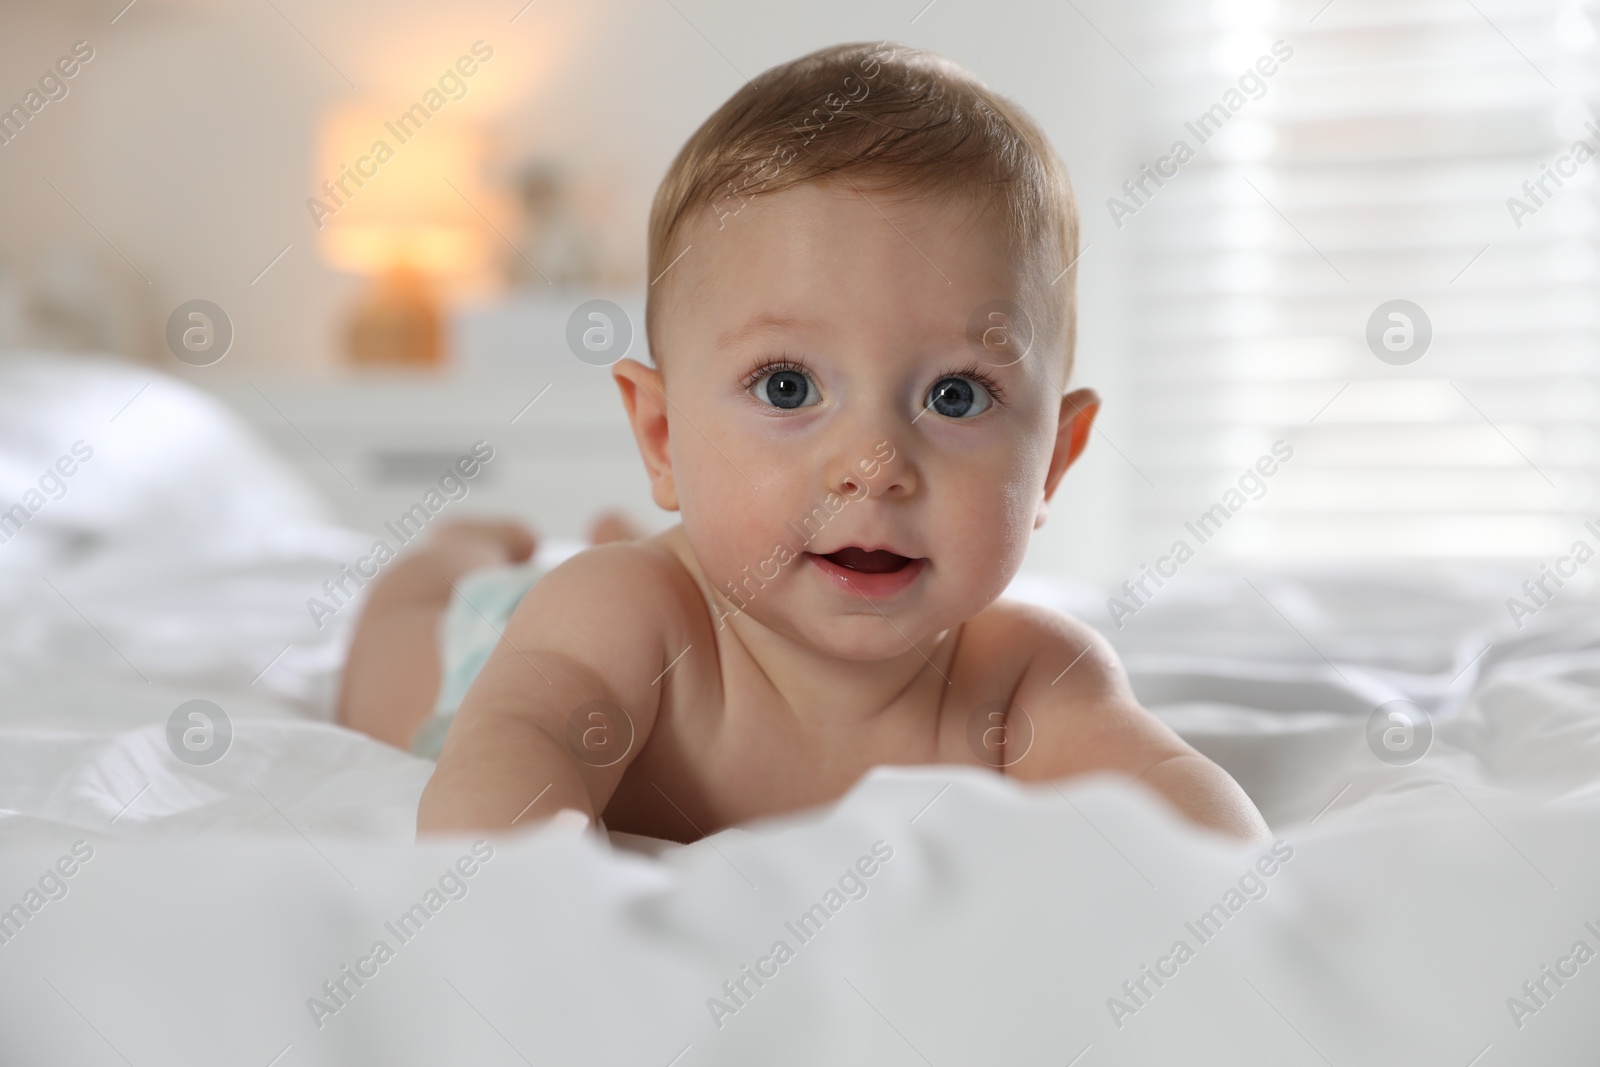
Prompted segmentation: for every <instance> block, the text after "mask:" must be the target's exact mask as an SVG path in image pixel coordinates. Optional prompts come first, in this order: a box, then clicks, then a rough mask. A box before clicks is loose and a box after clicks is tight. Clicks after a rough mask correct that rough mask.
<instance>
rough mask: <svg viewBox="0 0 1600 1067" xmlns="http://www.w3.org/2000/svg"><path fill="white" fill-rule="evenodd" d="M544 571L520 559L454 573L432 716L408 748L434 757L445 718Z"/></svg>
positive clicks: (442, 625)
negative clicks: (507, 564)
mask: <svg viewBox="0 0 1600 1067" xmlns="http://www.w3.org/2000/svg"><path fill="white" fill-rule="evenodd" d="M544 574H545V571H544V569H543V568H540V567H535V566H534V565H532V564H531V563H522V564H517V565H515V566H510V567H490V568H488V569H485V570H481V571H472V572H471V573H469V574H467V575H466V576H465V577H463V578H460V579H457V581H456V589H455V592H454V593H452V594H451V595H450V606H449V608H447V609H446V610H445V613H444V618H443V620H441V621H440V623H439V659H440V675H441V677H440V683H439V697H438V699H437V700H436V701H435V702H434V705H433V714H432V716H430V717H429V718H428V720H427V721H426V722H424V723H423V724H422V725H421V726H420V727H418V729H417V733H416V736H415V737H413V738H412V740H411V751H412V752H413V753H415V754H416V755H418V756H424V757H426V758H428V759H435V760H436V759H438V758H439V750H440V749H442V748H443V747H444V736H445V734H447V733H449V732H450V722H451V720H452V719H454V718H455V715H456V709H457V708H459V707H460V706H461V700H462V698H463V697H465V696H466V695H467V690H468V689H469V688H470V687H471V686H472V680H473V679H474V678H476V677H477V676H478V672H479V671H480V670H482V669H483V665H484V663H485V662H487V661H488V659H489V653H491V652H493V651H494V646H495V645H496V644H497V643H498V642H499V640H500V634H501V633H502V632H504V630H505V628H506V623H507V622H508V621H510V619H511V615H512V613H513V612H515V611H516V610H517V605H518V604H520V603H521V602H522V598H523V596H524V595H525V594H526V593H527V592H528V590H529V589H531V588H533V583H534V582H536V581H538V580H539V579H540V578H541V577H543V576H544Z"/></svg>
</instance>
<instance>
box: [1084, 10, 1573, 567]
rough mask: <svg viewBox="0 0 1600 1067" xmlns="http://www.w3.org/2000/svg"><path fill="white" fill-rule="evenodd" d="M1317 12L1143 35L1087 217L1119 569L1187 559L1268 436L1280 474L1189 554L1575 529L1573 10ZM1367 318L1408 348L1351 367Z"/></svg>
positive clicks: (1175, 17)
mask: <svg viewBox="0 0 1600 1067" xmlns="http://www.w3.org/2000/svg"><path fill="white" fill-rule="evenodd" d="M1320 2H1321V0H1316V2H1307V3H1300V2H1296V3H1272V2H1229V3H1216V4H1212V5H1210V6H1209V7H1207V6H1204V5H1200V4H1196V3H1194V2H1193V0H1172V2H1170V3H1167V4H1166V6H1165V8H1164V10H1163V13H1162V14H1161V16H1160V17H1157V18H1152V19H1150V20H1149V21H1148V22H1147V23H1146V25H1147V26H1148V27H1149V29H1148V31H1147V32H1148V33H1150V34H1159V36H1151V37H1148V38H1147V39H1146V40H1145V41H1144V42H1143V46H1144V48H1145V52H1144V56H1145V58H1144V59H1142V60H1141V66H1143V67H1144V69H1145V70H1147V71H1148V72H1149V74H1150V75H1151V80H1152V81H1153V82H1154V83H1155V84H1156V85H1157V86H1158V87H1159V90H1158V92H1156V93H1155V94H1153V98H1154V103H1153V105H1152V107H1151V108H1150V110H1149V114H1148V116H1147V118H1146V120H1145V122H1144V127H1143V133H1142V137H1141V141H1140V143H1141V145H1142V147H1143V149H1144V154H1143V156H1142V158H1141V159H1140V160H1139V161H1138V162H1137V163H1136V164H1135V167H1136V168H1137V172H1136V173H1135V174H1132V175H1130V179H1133V180H1130V186H1131V191H1125V192H1119V194H1118V195H1119V199H1121V200H1122V201H1123V203H1124V204H1125V206H1126V207H1127V208H1129V209H1130V211H1129V213H1123V212H1122V210H1121V209H1120V208H1115V207H1114V206H1113V205H1108V207H1111V209H1112V210H1114V211H1116V212H1117V213H1118V214H1121V215H1122V217H1121V219H1120V221H1121V223H1122V226H1121V229H1122V230H1123V231H1124V232H1126V231H1135V232H1134V233H1132V234H1131V236H1132V237H1133V239H1134V241H1135V243H1136V247H1137V249H1138V251H1137V261H1138V263H1139V267H1140V269H1139V270H1138V271H1137V274H1136V277H1137V279H1138V281H1137V283H1136V284H1137V286H1138V289H1137V292H1136V293H1135V307H1136V308H1137V309H1138V312H1139V314H1138V316H1137V319H1138V322H1139V324H1140V325H1139V333H1138V336H1137V339H1136V344H1137V359H1136V360H1135V365H1136V368H1137V370H1136V371H1135V377H1134V385H1135V388H1136V389H1137V395H1138V396H1139V398H1140V403H1139V408H1140V411H1139V415H1138V421H1137V430H1138V440H1137V442H1129V444H1133V445H1135V447H1134V448H1131V449H1129V450H1128V451H1129V457H1130V459H1131V460H1132V461H1133V463H1134V465H1135V466H1136V467H1137V468H1138V470H1139V472H1140V478H1142V479H1143V481H1139V480H1138V479H1136V484H1137V485H1138V486H1139V489H1140V491H1141V492H1140V498H1141V500H1142V503H1141V504H1140V505H1139V514H1138V517H1137V518H1138V523H1139V527H1140V529H1141V530H1142V531H1143V535H1142V536H1141V538H1140V542H1141V547H1142V548H1143V549H1145V550H1146V551H1149V550H1152V549H1161V550H1165V547H1166V546H1167V545H1168V544H1170V543H1171V541H1172V540H1174V539H1177V538H1185V539H1187V540H1189V541H1190V543H1191V544H1194V539H1193V538H1192V537H1188V536H1187V534H1186V533H1185V531H1186V527H1185V523H1186V522H1188V523H1192V522H1193V521H1194V520H1195V519H1196V517H1197V516H1199V515H1200V514H1202V513H1204V512H1206V511H1207V509H1209V508H1211V507H1212V505H1214V504H1217V503H1219V502H1221V501H1223V497H1224V495H1225V490H1227V489H1228V488H1229V487H1237V486H1238V485H1239V481H1240V479H1241V475H1242V472H1244V471H1245V470H1246V468H1247V467H1250V466H1252V465H1253V464H1254V463H1255V462H1256V460H1257V458H1258V457H1259V456H1262V455H1264V454H1268V453H1269V452H1270V449H1271V447H1272V444H1273V442H1274V441H1277V440H1280V439H1281V440H1283V441H1285V442H1287V444H1288V445H1289V446H1290V447H1292V449H1293V458H1292V460H1290V461H1289V462H1287V463H1285V464H1283V465H1282V466H1281V468H1280V469H1278V470H1277V472H1276V473H1275V474H1274V475H1273V476H1272V477H1270V478H1264V479H1261V481H1263V483H1264V484H1265V486H1266V488H1265V490H1264V492H1263V494H1262V495H1261V496H1260V498H1259V499H1253V498H1251V494H1250V493H1242V494H1240V495H1242V496H1244V497H1245V498H1246V499H1245V501H1244V503H1243V505H1242V506H1240V507H1239V508H1237V510H1233V509H1231V508H1230V510H1229V515H1230V517H1229V518H1228V519H1227V522H1226V529H1225V530H1223V531H1221V532H1220V533H1218V534H1216V541H1215V546H1214V548H1213V547H1212V546H1209V545H1208V546H1207V547H1206V548H1205V549H1204V551H1205V552H1207V553H1210V552H1212V551H1216V552H1217V553H1218V554H1219V556H1249V557H1251V558H1255V559H1278V560H1286V559H1294V558H1319V559H1329V558H1335V559H1337V558H1347V559H1348V558H1358V557H1365V558H1374V557H1390V558H1393V557H1408V558H1422V557H1458V558H1484V557H1502V558H1505V557H1542V556H1546V555H1551V554H1556V553H1558V552H1560V551H1564V550H1565V549H1566V547H1567V546H1569V545H1571V544H1572V542H1573V541H1574V540H1575V539H1576V538H1577V537H1579V536H1583V535H1584V533H1583V529H1582V527H1583V523H1584V522H1585V521H1587V520H1588V519H1591V518H1593V519H1595V520H1597V525H1600V494H1597V493H1596V478H1597V474H1600V469H1597V468H1600V435H1597V427H1596V420H1597V415H1600V411H1597V403H1596V397H1597V386H1600V290H1597V288H1596V284H1597V273H1596V195H1595V190H1596V189H1597V187H1600V185H1597V181H1596V178H1597V175H1600V158H1589V156H1588V155H1585V152H1586V151H1587V152H1588V153H1589V155H1592V154H1593V153H1594V152H1600V121H1597V120H1600V108H1597V107H1596V106H1595V96H1596V93H1595V83H1596V80H1597V75H1600V64H1597V62H1596V60H1597V50H1596V47H1595V31H1594V28H1593V21H1594V17H1595V12H1594V10H1593V5H1592V4H1590V3H1584V2H1570V0H1569V2H1561V0H1437V2H1432V0H1406V2H1400V3H1394V2H1376V0H1333V2H1332V3H1329V4H1327V5H1326V6H1325V7H1323V8H1322V10H1320V11H1318V10H1317V7H1318V4H1319V3H1320ZM1276 41H1282V42H1284V44H1283V45H1281V46H1278V53H1279V54H1278V55H1277V56H1274V51H1273V50H1274V42H1276ZM1286 48H1287V49H1292V55H1290V56H1288V57H1287V58H1285V57H1284V56H1283V55H1282V53H1283V52H1284V50H1285V49H1286ZM1263 56H1265V57H1272V58H1271V59H1270V61H1267V62H1260V57H1263ZM1258 64H1259V65H1258ZM1268 70H1271V71H1272V73H1271V74H1270V75H1268V74H1266V73H1264V72H1266V71H1268ZM1257 83H1260V85H1262V86H1264V89H1262V90H1260V91H1259V92H1258V86H1257ZM1230 90H1233V91H1234V92H1233V95H1232V96H1230V95H1229V91H1230ZM1239 101H1242V103H1239ZM1235 103H1237V104H1238V106H1237V107H1231V106H1230V105H1231V104H1235ZM1180 141H1181V142H1186V143H1187V145H1188V147H1189V148H1190V149H1192V150H1193V158H1192V159H1186V160H1182V161H1180V160H1177V159H1176V158H1174V150H1175V149H1176V146H1177V143H1178V142H1180ZM1580 144H1581V145H1583V146H1585V147H1584V148H1578V147H1577V146H1578V145H1580ZM1177 154H1178V155H1181V154H1182V153H1181V152H1179V153H1177ZM1163 160H1165V162H1163ZM1139 164H1145V165H1148V166H1150V167H1151V168H1152V169H1154V170H1155V171H1158V172H1165V173H1166V174H1168V176H1167V177H1164V178H1161V184H1157V183H1156V182H1155V181H1154V180H1153V179H1150V178H1148V177H1147V176H1146V175H1145V173H1144V171H1143V169H1142V168H1139V166H1138V165H1139ZM1552 170H1555V171H1558V172H1559V174H1558V175H1557V176H1555V177H1552V176H1551V173H1550V172H1551V171H1552ZM1160 176H1161V175H1160V173H1157V174H1156V177H1160ZM1141 177H1143V178H1146V180H1144V181H1143V182H1142V183H1140V182H1138V181H1137V180H1136V179H1138V178H1141ZM1089 209H1091V210H1092V209H1093V206H1090V208H1089ZM1393 300H1407V301H1411V302H1413V303H1414V304H1415V305H1417V306H1418V307H1420V308H1421V309H1422V310H1423V312H1424V313H1425V315H1426V319H1427V321H1428V323H1430V324H1431V341H1430V342H1429V343H1428V344H1427V347H1426V349H1425V351H1422V348H1421V343H1422V340H1423V338H1424V337H1425V336H1426V334H1427V332H1428V330H1427V329H1426V328H1425V325H1424V323H1423V322H1422V321H1420V320H1418V321H1410V320H1414V319H1416V318H1417V317H1416V316H1412V315H1405V317H1403V318H1400V319H1395V318H1391V317H1389V316H1388V315H1387V314H1385V315H1382V316H1380V322H1379V323H1378V326H1379V327H1380V329H1379V330H1378V340H1377V345H1376V346H1375V348H1374V347H1369V344H1368V340H1367V334H1368V320H1369V317H1371V316H1372V315H1373V313H1374V312H1375V311H1376V310H1377V309H1379V306H1380V305H1383V304H1386V303H1387V302H1389V301H1393ZM1401 311H1402V314H1404V309H1401ZM1408 322H1409V327H1408ZM1408 328H1409V329H1410V331H1411V335H1410V337H1411V340H1410V344H1411V347H1410V348H1409V349H1407V348H1406V347H1405V346H1406V341H1407V330H1408ZM1385 331H1389V339H1388V344H1389V345H1392V346H1394V348H1393V349H1391V348H1387V347H1385V342H1384V340H1383V333H1384V332H1385ZM1377 350H1382V351H1383V352H1386V353H1388V355H1389V358H1390V359H1391V360H1392V362H1386V361H1385V360H1384V359H1380V358H1379V356H1378V355H1376V354H1375V351H1377ZM1418 351H1422V354H1421V356H1420V358H1415V360H1414V362H1406V360H1407V359H1408V358H1409V357H1411V356H1414V354H1415V353H1416V352H1418ZM1119 443H1120V442H1119ZM1146 483H1148V484H1146ZM1249 489H1250V490H1252V491H1253V489H1254V484H1253V482H1252V483H1250V484H1249ZM1590 540H1591V543H1597V542H1600V539H1597V538H1595V537H1593V536H1592V535H1591V536H1590Z"/></svg>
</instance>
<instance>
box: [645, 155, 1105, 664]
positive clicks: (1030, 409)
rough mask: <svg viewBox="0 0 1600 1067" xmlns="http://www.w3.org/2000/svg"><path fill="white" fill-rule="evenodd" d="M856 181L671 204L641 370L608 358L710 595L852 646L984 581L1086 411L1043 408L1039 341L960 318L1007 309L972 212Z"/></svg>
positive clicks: (1010, 556)
mask: <svg viewBox="0 0 1600 1067" xmlns="http://www.w3.org/2000/svg"><path fill="white" fill-rule="evenodd" d="M858 184H859V183H858ZM863 188H864V190H865V187H863ZM865 194H866V196H865V198H863V196H862V194H861V193H858V192H857V191H855V190H854V189H852V188H851V187H850V186H848V185H845V184H842V183H827V184H808V185H803V186H798V187H795V188H792V189H788V190H785V191H783V192H780V193H774V194H767V195H763V196H760V197H758V198H755V199H753V200H751V201H750V202H749V203H748V204H747V205H746V206H745V207H744V208H743V210H742V211H740V212H739V214H737V215H734V216H732V217H729V218H727V219H726V220H725V226H724V227H723V228H721V229H719V228H718V225H717V219H716V217H715V216H713V215H711V214H710V213H707V214H706V215H705V216H703V217H700V218H697V219H695V220H694V221H693V222H692V223H691V224H690V225H689V226H687V227H686V228H685V230H684V231H683V234H682V237H681V239H680V241H681V244H691V245H692V247H691V248H690V250H689V251H688V253H687V254H685V255H684V256H683V257H682V259H680V260H679V261H678V262H677V263H676V264H675V265H674V266H673V267H671V268H670V271H669V273H668V274H667V275H664V276H663V278H662V279H661V281H659V282H657V283H656V284H668V283H670V285H671V287H672V288H671V289H670V290H669V292H668V293H667V294H665V303H664V306H663V309H662V310H663V315H662V318H661V320H660V323H659V327H660V328H659V330H658V342H659V344H660V348H661V351H660V352H659V353H658V361H659V363H660V364H661V367H662V372H661V374H660V375H659V376H658V375H657V374H656V373H655V372H654V371H651V370H650V369H649V368H646V367H644V366H642V365H640V364H637V363H633V362H632V361H625V362H624V363H622V364H619V365H618V367H617V376H618V379H619V381H620V382H621V383H622V385H623V391H624V395H625V397H627V396H629V395H630V393H631V394H632V396H631V404H630V406H631V407H632V409H633V412H634V423H635V430H636V433H637V435H638V437H639V440H640V445H641V448H642V450H643V451H644V453H645V460H646V465H647V466H648V467H649V468H650V470H651V477H652V483H653V489H654V493H655V497H656V501H657V503H658V504H661V505H662V506H664V507H668V508H673V507H676V508H678V509H680V510H681V512H682V515H683V528H684V532H685V535H686V536H687V538H688V540H689V543H690V545H691V547H692V548H693V551H694V553H695V556H696V558H697V560H698V562H699V564H700V566H701V567H702V569H703V570H704V572H705V574H706V576H707V577H708V578H709V579H710V580H711V582H712V583H713V584H714V585H715V586H716V588H717V589H718V590H719V591H721V592H722V593H723V594H724V595H725V596H726V597H727V599H726V600H723V601H722V602H721V604H720V610H721V611H722V612H742V613H743V614H744V615H745V616H747V617H748V618H749V619H751V620H754V621H755V622H758V623H760V624H761V625H763V626H765V627H767V628H769V629H771V630H773V631H776V632H778V633H780V634H782V635H784V636H786V637H788V638H790V639H792V640H797V641H800V642H803V643H805V644H807V645H810V646H812V647H815V648H817V649H819V650H821V651H825V652H827V653H829V654H832V655H835V656H839V657H843V658H847V659H855V660H867V659H880V658H885V657H888V656H893V655H897V654H901V653H904V652H905V651H906V646H907V642H908V641H915V642H921V641H922V640H923V639H925V638H927V637H930V636H933V635H936V634H938V633H939V632H941V631H943V630H945V629H948V628H949V627H952V626H954V625H956V624H958V623H960V622H962V621H964V620H966V619H969V618H971V617H972V616H973V615H975V614H977V613H978V612H979V611H981V610H983V608H985V607H986V606H988V605H989V604H990V603H992V602H993V601H994V599H995V598H996V597H997V596H999V595H1000V593H1001V591H1002V590H1004V588H1005V587H1006V585H1007V583H1008V582H1009V581H1010V580H1011V578H1012V576H1013V575H1015V573H1016V571H1017V568H1018V567H1019V566H1020V564H1021V562H1022V557H1023V553H1024V550H1025V549H1026V548H1027V544H1028V537H1029V534H1030V532H1031V531H1032V529H1033V528H1034V527H1035V525H1037V523H1039V522H1042V521H1043V517H1044V503H1045V500H1046V498H1047V496H1048V495H1049V492H1048V490H1053V489H1054V485H1055V482H1056V480H1057V479H1059V477H1060V475H1061V473H1062V471H1064V470H1065V468H1066V466H1067V464H1069V463H1070V462H1071V461H1072V459H1073V458H1075V457H1076V454H1077V452H1078V450H1080V449H1081V448H1082V445H1083V442H1084V440H1085V439H1086V437H1087V433H1088V427H1089V420H1090V419H1092V417H1093V409H1094V402H1093V394H1092V393H1088V392H1087V391H1084V393H1083V394H1081V395H1080V394H1073V395H1072V396H1071V397H1068V398H1067V399H1066V401H1065V402H1064V401H1063V397H1062V395H1061V390H1062V377H1063V366H1062V362H1063V360H1062V355H1061V342H1060V340H1059V338H1052V337H1046V336H1043V335H1042V334H1041V335H1040V336H1038V337H1036V338H1034V339H1033V342H1032V346H1031V349H1029V350H1028V352H1027V354H1026V355H1023V354H1022V353H1021V351H1020V350H1019V349H1018V348H1017V340H1018V338H1017V337H1010V338H1008V337H1007V336H1006V334H1005V332H1004V331H1005V330H1006V328H1007V325H1008V323H1007V321H1006V320H1005V319H1004V318H996V319H988V320H984V321H981V322H979V324H978V332H977V333H976V334H974V333H973V331H972V324H973V321H974V315H975V313H977V312H978V311H979V309H980V308H983V307H984V306H985V305H991V304H993V303H994V302H996V301H1010V302H1011V303H1012V304H1013V305H1022V306H1023V307H1028V298H1027V297H1026V295H1025V293H1024V282H1025V280H1026V279H1025V277H1024V275H1023V273H1022V265H1021V264H1019V263H1016V262H1014V260H1013V259H1012V258H1011V257H1009V256H1008V255H1007V254H1006V250H1005V247H1004V239H1003V236H1002V235H1001V234H1000V233H997V232H995V231H996V228H995V227H994V226H993V225H991V224H989V223H987V222H984V221H982V220H979V221H976V222H975V221H974V220H975V215H976V212H975V210H974V209H973V208H972V207H970V206H968V205H966V204H962V203H956V202H952V201H945V200H929V199H925V198H923V199H916V200H909V201H899V200H896V199H894V198H892V197H891V196H889V195H888V194H886V193H881V192H874V191H871V190H865ZM880 211H881V213H880ZM886 216H887V217H886ZM1028 310H1029V311H1030V312H1031V313H1032V321H1034V322H1039V321H1042V317H1041V315H1040V313H1039V309H1037V308H1036V307H1028ZM985 326H988V327H990V329H989V333H988V335H987V338H985V336H984V335H983V333H982V330H983V329H984V327H985ZM1024 332H1025V330H1019V331H1018V335H1019V336H1020V335H1021V334H1022V333H1024ZM986 340H987V342H988V345H987V347H985V341H986ZM1019 356H1020V357H1021V358H1018V357H1019ZM630 383H631V384H630ZM660 390H664V392H665V403H663V402H662V398H661V394H660V392H659V391H660ZM1080 410H1082V414H1081V415H1077V417H1076V418H1075V417H1074V416H1075V413H1076V412H1078V411H1080ZM663 416H664V420H663ZM730 590H732V592H731V593H730V592H729V591H730Z"/></svg>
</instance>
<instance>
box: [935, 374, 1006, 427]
mask: <svg viewBox="0 0 1600 1067" xmlns="http://www.w3.org/2000/svg"><path fill="white" fill-rule="evenodd" d="M992 403H994V401H993V400H992V399H991V398H990V396H989V391H988V390H987V389H985V388H984V387H983V386H981V385H979V384H977V383H976V382H973V381H969V380H968V379H966V378H956V377H950V378H941V379H939V380H938V381H937V382H935V383H934V386H933V388H932V389H930V390H928V400H927V406H928V407H929V408H932V409H933V411H934V412H935V413H937V414H939V415H943V416H945V417H946V418H950V419H970V418H972V417H973V416H974V415H981V414H983V413H984V412H985V411H988V410H989V405H990V404H992Z"/></svg>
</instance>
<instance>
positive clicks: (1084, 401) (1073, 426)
mask: <svg viewBox="0 0 1600 1067" xmlns="http://www.w3.org/2000/svg"><path fill="white" fill-rule="evenodd" d="M1099 413H1100V394H1099V393H1096V392H1095V391H1094V390H1093V389H1074V390H1073V391H1072V392H1070V393H1068V394H1067V395H1066V396H1064V397H1062V398H1061V412H1060V415H1059V417H1058V419H1057V421H1056V445H1055V451H1053V452H1052V453H1051V454H1050V470H1049V471H1048V472H1046V474H1045V478H1044V495H1043V496H1042V497H1041V498H1040V500H1039V510H1038V514H1037V515H1035V516H1034V520H1033V526H1034V529H1038V528H1039V527H1040V526H1043V525H1044V520H1045V516H1046V515H1047V514H1048V513H1049V502H1050V498H1051V497H1052V496H1054V495H1055V492H1056V486H1058V485H1060V484H1061V476H1062V475H1064V474H1066V473H1067V468H1068V467H1070V466H1072V465H1073V464H1074V463H1076V462H1077V460H1078V457H1079V456H1081V455H1083V450H1084V448H1085V447H1087V446H1088V444H1089V431H1090V430H1091V429H1093V427H1094V418H1095V416H1096V415H1098V414H1099Z"/></svg>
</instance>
